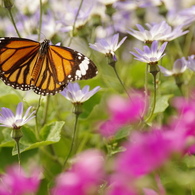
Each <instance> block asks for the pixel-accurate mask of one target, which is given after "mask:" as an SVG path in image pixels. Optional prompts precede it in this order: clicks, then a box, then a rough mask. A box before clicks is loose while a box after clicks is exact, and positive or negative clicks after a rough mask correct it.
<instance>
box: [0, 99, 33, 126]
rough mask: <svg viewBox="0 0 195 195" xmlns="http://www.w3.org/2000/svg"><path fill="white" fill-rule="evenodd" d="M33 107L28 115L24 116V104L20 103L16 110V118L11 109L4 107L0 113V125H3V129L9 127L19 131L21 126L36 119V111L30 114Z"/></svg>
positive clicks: (27, 112) (28, 110)
mask: <svg viewBox="0 0 195 195" xmlns="http://www.w3.org/2000/svg"><path fill="white" fill-rule="evenodd" d="M31 108H32V106H30V107H29V108H28V109H27V111H26V113H25V114H24V116H22V115H23V103H22V102H20V103H19V104H18V106H17V109H16V115H15V116H14V114H13V112H12V111H11V110H10V109H9V108H5V107H3V108H2V109H1V112H0V123H2V125H0V126H3V127H9V128H13V129H19V128H20V127H21V126H23V125H24V124H26V123H27V122H28V121H30V120H31V119H32V118H34V117H35V116H34V113H35V111H33V112H31V113H30V114H29V112H30V109H31Z"/></svg>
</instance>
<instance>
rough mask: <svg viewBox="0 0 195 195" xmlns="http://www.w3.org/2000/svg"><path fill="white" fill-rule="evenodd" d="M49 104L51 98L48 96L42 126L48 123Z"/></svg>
mask: <svg viewBox="0 0 195 195" xmlns="http://www.w3.org/2000/svg"><path fill="white" fill-rule="evenodd" d="M49 102H50V96H49V95H48V96H47V97H46V105H45V110H44V116H43V122H42V126H43V125H44V124H45V123H46V122H47V116H48V108H49Z"/></svg>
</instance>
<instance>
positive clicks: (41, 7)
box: [38, 0, 43, 41]
mask: <svg viewBox="0 0 195 195" xmlns="http://www.w3.org/2000/svg"><path fill="white" fill-rule="evenodd" d="M42 15H43V5H42V0H40V19H39V32H38V41H40V38H41V27H42Z"/></svg>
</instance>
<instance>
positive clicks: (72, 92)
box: [60, 83, 100, 104]
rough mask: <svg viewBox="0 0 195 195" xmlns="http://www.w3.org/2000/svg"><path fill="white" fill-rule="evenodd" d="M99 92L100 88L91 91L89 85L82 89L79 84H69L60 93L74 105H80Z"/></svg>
mask: <svg viewBox="0 0 195 195" xmlns="http://www.w3.org/2000/svg"><path fill="white" fill-rule="evenodd" d="M99 90H100V87H99V86H97V87H95V88H94V89H92V90H91V91H90V87H89V86H88V85H86V86H84V87H83V88H82V89H81V88H80V86H79V84H78V83H68V85H67V87H66V88H64V90H63V91H62V92H60V93H61V94H62V95H63V96H64V97H65V98H66V99H67V100H69V101H71V102H72V103H73V104H80V103H83V102H85V101H87V100H88V99H89V98H90V97H92V96H93V95H94V94H95V93H97V92H98V91H99Z"/></svg>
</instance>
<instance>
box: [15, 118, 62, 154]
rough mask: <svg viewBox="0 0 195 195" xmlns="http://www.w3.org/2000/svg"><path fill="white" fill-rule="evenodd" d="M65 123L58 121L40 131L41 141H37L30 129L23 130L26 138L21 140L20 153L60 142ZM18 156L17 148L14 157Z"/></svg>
mask: <svg viewBox="0 0 195 195" xmlns="http://www.w3.org/2000/svg"><path fill="white" fill-rule="evenodd" d="M64 123H65V122H64V121H57V122H53V123H50V124H47V125H45V126H44V127H43V128H42V129H41V131H40V138H41V141H37V139H36V137H35V134H34V132H33V131H32V130H31V129H30V128H23V129H22V132H23V134H24V136H23V137H22V138H21V140H20V152H21V153H22V152H24V151H27V150H30V149H34V148H39V147H41V146H46V145H49V144H52V143H56V142H58V141H59V140H60V138H61V136H60V134H61V129H62V127H63V125H64ZM16 154H17V148H16V146H15V147H14V149H13V151H12V155H16Z"/></svg>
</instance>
